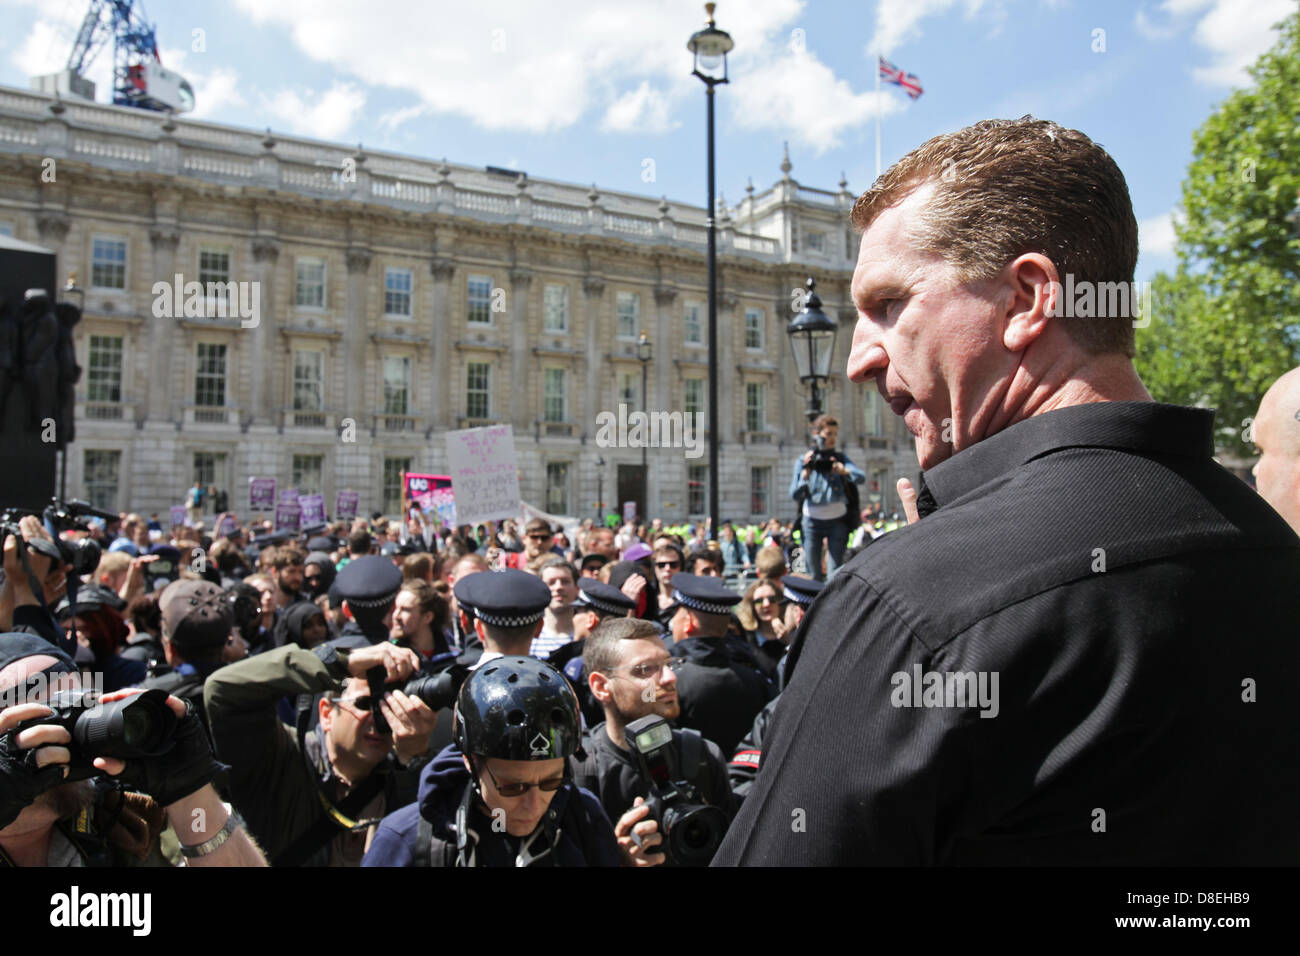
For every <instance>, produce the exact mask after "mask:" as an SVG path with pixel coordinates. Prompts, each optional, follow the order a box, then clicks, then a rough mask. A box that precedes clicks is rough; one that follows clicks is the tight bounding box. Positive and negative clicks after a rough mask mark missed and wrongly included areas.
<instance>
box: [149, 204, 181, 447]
mask: <svg viewBox="0 0 1300 956" xmlns="http://www.w3.org/2000/svg"><path fill="white" fill-rule="evenodd" d="M180 239H181V231H180V229H178V228H177V227H176V226H175V225H174V224H167V223H159V224H158V225H156V226H154V227H153V228H152V229H150V230H149V244H150V245H151V246H152V247H153V276H154V279H155V280H156V281H161V282H166V283H167V286H168V288H171V286H172V285H173V284H174V283H175V282H176V246H177V245H178V244H179V243H180ZM152 284H153V283H152V282H151V283H150V285H152ZM174 295H175V292H174V291H173V296H174ZM150 301H151V302H152V297H151V299H150ZM178 318H180V316H169V315H163V316H155V315H152V314H150V316H149V317H148V318H147V319H146V320H145V321H147V322H148V323H149V338H148V341H149V357H148V366H147V367H148V370H149V372H148V374H147V375H146V376H145V380H144V389H145V396H144V402H145V404H144V406H143V407H144V409H145V410H146V413H145V414H141V413H140V412H137V416H138V418H150V419H153V420H154V421H162V422H180V421H181V419H182V417H183V412H182V409H181V406H182V405H183V404H184V403H185V402H184V397H183V396H184V392H183V391H179V389H182V388H183V387H184V383H183V381H182V380H181V376H183V375H184V374H185V369H186V368H187V367H188V364H189V363H188V362H186V361H185V350H186V348H187V344H188V338H187V337H186V336H184V335H183V334H182V333H181V332H180V329H179V326H178V324H177V321H176V320H177V319H178ZM178 342H179V343H182V344H181V345H180V347H179V348H177V343H178ZM176 353H179V356H177V354H176ZM177 357H179V361H177V360H176V358H177Z"/></svg>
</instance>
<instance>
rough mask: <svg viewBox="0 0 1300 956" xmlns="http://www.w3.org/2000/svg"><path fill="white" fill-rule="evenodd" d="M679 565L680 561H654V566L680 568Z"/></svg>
mask: <svg viewBox="0 0 1300 956" xmlns="http://www.w3.org/2000/svg"><path fill="white" fill-rule="evenodd" d="M681 566H682V563H681V562H680V561H656V562H655V567H656V568H680V567H681Z"/></svg>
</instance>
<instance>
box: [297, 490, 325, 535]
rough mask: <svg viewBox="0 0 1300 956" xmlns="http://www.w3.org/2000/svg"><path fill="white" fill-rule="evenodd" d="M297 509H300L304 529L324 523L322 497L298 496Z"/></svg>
mask: <svg viewBox="0 0 1300 956" xmlns="http://www.w3.org/2000/svg"><path fill="white" fill-rule="evenodd" d="M298 507H300V508H302V523H303V525H304V526H305V527H308V528H310V527H311V526H312V525H314V524H324V523H325V496H324V495H299V496H298Z"/></svg>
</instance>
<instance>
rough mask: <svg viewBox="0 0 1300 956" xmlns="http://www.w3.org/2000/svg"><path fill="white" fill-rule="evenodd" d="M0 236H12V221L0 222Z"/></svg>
mask: <svg viewBox="0 0 1300 956" xmlns="http://www.w3.org/2000/svg"><path fill="white" fill-rule="evenodd" d="M0 236H8V237H9V238H10V239H12V238H13V237H14V224H13V223H12V222H0Z"/></svg>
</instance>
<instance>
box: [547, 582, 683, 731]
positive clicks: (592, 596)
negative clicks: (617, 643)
mask: <svg viewBox="0 0 1300 956" xmlns="http://www.w3.org/2000/svg"><path fill="white" fill-rule="evenodd" d="M575 608H576V609H575V610H574V613H573V638H574V639H573V640H572V641H570V642H569V643H568V644H565V645H564V646H563V647H561V648H559V649H558V650H556V651H555V652H553V653H552V654H551V656H550V657H548V658H547V660H548V661H550V663H551V664H552V665H553V666H555V667H558V668H559V669H560V670H562V671H563V672H564V676H565V677H567V678H569V680H570V681H572V682H573V689H574V690H575V691H577V693H578V707H579V708H580V709H581V711H582V719H583V720H584V721H585V722H586V724H587V726H588V727H590V726H592V725H594V724H598V723H600V722H601V721H603V720H604V719H605V711H604V708H602V707H601V705H600V702H599V701H598V700H596V698H595V697H593V696H592V694H591V688H590V687H588V686H587V677H586V672H585V669H584V667H583V662H582V652H583V648H584V647H585V646H586V642H587V637H588V636H589V635H590V634H591V633H592V632H593V631H595V630H596V628H597V627H599V626H600V624H601V622H603V621H608V620H611V619H615V618H624V617H628V616H629V615H631V614H632V613H633V612H635V611H636V602H635V601H633V600H632V599H631V598H630V597H628V596H627V595H626V594H624V593H623V592H622V591H620V590H619V589H618V588H616V587H612V586H610V585H608V584H605V583H604V582H603V581H598V580H596V579H595V578H579V579H578V600H577V601H576V602H575ZM655 633H656V634H658V633H659V629H658V628H655ZM660 643H662V641H661V642H660Z"/></svg>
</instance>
